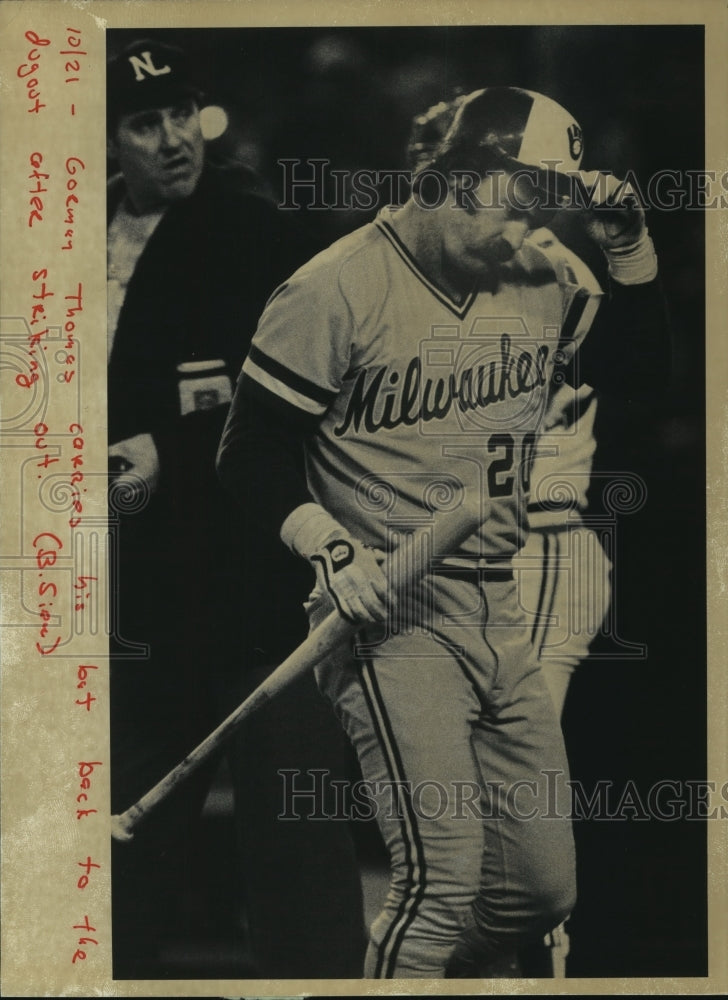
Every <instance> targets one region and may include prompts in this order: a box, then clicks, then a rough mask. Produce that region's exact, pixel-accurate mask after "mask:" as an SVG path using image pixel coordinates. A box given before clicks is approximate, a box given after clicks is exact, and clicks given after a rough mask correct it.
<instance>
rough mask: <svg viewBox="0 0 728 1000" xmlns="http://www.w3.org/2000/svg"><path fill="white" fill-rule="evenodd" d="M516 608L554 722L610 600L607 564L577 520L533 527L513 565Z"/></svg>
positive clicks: (592, 536) (596, 540)
mask: <svg viewBox="0 0 728 1000" xmlns="http://www.w3.org/2000/svg"><path fill="white" fill-rule="evenodd" d="M513 566H514V569H515V572H516V576H517V579H518V596H519V602H520V605H521V608H522V609H523V610H524V612H525V613H526V615H527V616H528V621H529V628H530V632H531V638H532V641H533V644H534V647H535V649H536V652H537V654H538V658H539V663H540V665H541V669H542V670H543V673H544V679H545V681H546V684H547V686H548V688H549V691H550V692H551V696H552V698H553V700H554V704H555V706H556V711H557V714H558V715H559V717H560V716H561V713H562V711H563V708H564V702H565V700H566V692H567V690H568V687H569V682H570V680H571V676H572V674H573V673H574V670H575V669H576V667H577V666H578V665H579V663H580V662H581V661H582V660H585V659H586V658H587V657H588V655H589V646H590V644H591V642H592V640H593V639H594V637H595V636H596V635H597V634H598V632H599V630H600V629H601V627H602V624H603V622H604V619H605V617H606V615H607V612H608V610H609V602H610V597H611V590H610V572H611V568H612V564H611V562H610V561H609V558H608V557H607V554H606V552H605V551H604V549H603V547H602V545H601V543H600V541H599V538H598V537H597V535H596V533H595V532H594V531H593V530H592V529H591V528H588V527H585V526H584V525H583V524H582V523H581V521H576V523H569V524H563V525H554V526H552V527H549V528H538V527H536V526H533V527H532V530H531V532H530V534H529V535H528V538H527V540H526V544H525V545H524V547H523V548H522V549H521V550H520V552H519V553H518V556H517V557H516V558H515V559H514V560H513Z"/></svg>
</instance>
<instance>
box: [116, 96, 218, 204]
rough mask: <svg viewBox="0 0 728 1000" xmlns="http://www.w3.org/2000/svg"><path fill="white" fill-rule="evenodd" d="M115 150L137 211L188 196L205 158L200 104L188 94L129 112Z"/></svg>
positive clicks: (120, 121) (120, 126)
mask: <svg viewBox="0 0 728 1000" xmlns="http://www.w3.org/2000/svg"><path fill="white" fill-rule="evenodd" d="M109 152H110V153H111V155H112V156H114V157H115V158H116V159H117V160H118V162H119V167H120V168H121V172H122V173H123V175H124V179H125V180H126V184H127V188H128V191H129V197H130V198H131V201H132V203H133V205H134V207H135V208H136V209H137V211H139V212H145V211H152V210H154V209H158V208H163V207H164V206H165V205H168V204H170V203H171V202H174V201H179V200H180V199H181V198H188V197H189V196H190V195H191V194H192V192H193V191H194V190H195V187H196V186H197V182H198V181H199V179H200V174H201V173H202V167H203V162H204V156H205V141H204V139H203V138H202V131H201V129H200V115H199V111H198V108H197V104H196V103H195V101H194V100H192V99H190V98H185V99H183V100H181V101H179V102H178V103H176V104H173V105H170V106H169V107H164V108H146V109H144V110H143V111H135V112H133V113H131V114H127V115H123V116H122V117H121V119H120V120H119V124H118V126H117V129H116V134H115V136H114V139H113V140H112V141H111V142H110V143H109Z"/></svg>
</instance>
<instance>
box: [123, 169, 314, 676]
mask: <svg viewBox="0 0 728 1000" xmlns="http://www.w3.org/2000/svg"><path fill="white" fill-rule="evenodd" d="M124 193H125V184H124V180H123V178H122V177H121V176H117V177H115V178H112V180H111V181H110V183H109V191H108V202H107V203H108V213H109V221H110V220H111V219H112V218H113V215H114V212H115V211H116V208H117V206H118V205H119V203H120V201H121V199H122V198H123V196H124ZM314 249H316V248H314V247H312V246H311V245H310V244H309V243H308V241H307V240H306V239H304V237H303V236H302V234H301V233H300V232H299V231H298V230H296V229H294V228H293V226H292V225H291V224H290V221H289V219H288V218H287V217H283V216H282V215H281V213H280V212H278V211H277V210H276V207H275V205H274V204H272V203H271V202H270V201H269V200H267V199H266V198H264V197H261V196H260V195H258V194H255V193H253V192H252V190H251V189H250V185H249V183H246V178H245V177H244V175H243V174H242V173H241V172H240V171H239V170H225V169H215V168H212V167H210V166H208V167H207V168H206V169H205V171H204V173H203V175H202V177H201V179H200V182H199V184H198V186H197V188H196V189H195V191H194V193H193V194H192V195H191V196H190V197H189V198H186V199H184V200H182V201H179V202H176V203H174V204H172V205H171V206H169V208H168V209H167V211H166V212H165V214H164V216H163V217H162V219H161V221H160V223H159V225H158V226H157V228H156V229H155V231H154V232H153V234H152V236H151V237H150V239H149V241H148V243H147V245H146V247H145V249H144V251H143V253H142V255H141V256H140V258H139V260H138V262H137V265H136V268H135V270H134V273H133V275H132V277H131V279H130V281H129V284H128V287H127V291H126V297H125V299H124V303H123V306H122V308H121V312H120V314H119V321H118V325H117V329H116V334H115V337H114V343H113V349H112V353H111V357H110V360H109V369H108V420H109V444H114V443H115V442H118V441H122V440H124V439H126V438H129V437H133V436H134V435H136V434H143V433H150V434H151V435H152V437H153V439H154V442H155V444H156V447H157V452H158V455H159V461H160V473H161V474H160V483H159V487H158V489H157V491H156V493H155V495H154V496H153V497H152V499H151V501H150V502H149V503H147V504H146V505H145V506H144V507H143V508H142V509H141V510H136V511H135V512H133V513H132V512H120V511H119V510H117V509H115V505H114V501H113V495H112V507H111V515H112V531H114V530H117V529H115V528H114V527H113V525H114V524H115V523H118V522H117V521H116V519H117V517H120V518H121V523H120V524H119V529H118V534H119V548H120V553H121V558H120V560H119V565H120V567H121V579H120V580H119V584H118V588H119V592H120V594H121V605H120V607H121V612H120V615H119V620H117V622H116V623H115V631H116V633H117V635H116V639H117V640H119V639H120V638H123V639H124V640H125V641H135V640H138V639H142V640H143V641H154V640H155V639H156V640H157V641H166V639H165V637H164V636H162V638H161V639H160V632H164V630H165V629H167V628H168V627H169V616H173V619H174V620H175V621H176V622H177V623H178V628H179V629H181V630H182V631H185V630H187V631H188V632H189V630H193V629H200V628H203V629H209V628H210V617H211V616H214V617H215V619H216V630H215V635H216V637H217V639H218V640H219V642H220V646H221V648H225V647H226V646H228V645H230V643H233V642H236V640H237V642H238V643H239V644H238V646H237V657H236V659H237V661H238V663H239V662H240V654H241V653H243V654H245V655H244V658H245V659H248V658H249V656H250V655H251V653H252V651H253V650H254V649H256V648H258V649H260V648H262V649H263V650H264V652H262V653H258V654H256V656H257V657H258V658H260V657H261V656H262V658H263V659H266V658H270V657H273V658H276V657H277V656H278V655H280V652H281V651H282V650H283V649H285V648H286V647H288V648H290V643H291V642H292V641H294V640H295V638H296V635H297V634H298V633H297V630H300V629H302V628H303V627H304V624H303V617H302V616H301V618H300V619H299V620H298V621H297V622H296V624H294V625H292V626H291V630H292V631H293V632H294V633H296V634H293V635H290V636H289V635H286V634H285V631H286V630H285V623H286V622H287V621H288V620H289V616H288V615H286V616H281V615H280V613H278V614H277V615H276V609H275V608H274V605H275V604H278V605H279V611H280V603H279V602H280V600H281V599H283V600H284V603H287V602H286V601H285V593H284V592H285V589H286V587H288V590H289V591H290V590H291V589H292V590H293V592H294V593H295V598H296V607H297V606H298V604H299V600H298V598H299V594H300V588H301V586H303V588H304V590H305V584H302V582H301V580H300V575H299V576H298V583H297V584H294V582H293V580H291V579H290V574H296V568H295V567H296V566H297V564H294V563H292V562H289V561H288V555H287V553H286V552H285V551H284V549H283V546H282V543H280V542H279V541H278V540H275V539H269V538H265V537H263V538H261V535H260V531H259V530H258V528H257V526H254V525H250V524H247V523H246V518H245V512H241V511H240V510H233V509H232V508H231V507H230V506H229V504H230V501H229V499H228V498H227V497H226V496H225V495H224V494H223V492H222V490H221V488H220V486H219V484H218V481H217V477H216V474H215V454H216V451H217V446H218V442H219V439H220V436H221V433H222V428H223V424H224V421H225V416H226V412H227V405H218V406H215V407H213V408H212V409H206V410H201V411H196V412H192V413H189V414H187V415H185V416H183V415H182V414H181V409H180V393H179V383H180V375H179V372H178V365H180V364H183V363H185V362H199V361H205V360H209V361H220V360H221V361H224V362H225V365H226V371H227V374H228V376H229V378H230V379H231V382H232V386H233V387H234V384H235V380H236V378H237V376H238V373H239V371H240V368H241V365H242V362H243V359H244V357H245V355H246V353H247V351H248V347H249V345H250V340H251V338H252V336H253V333H254V331H255V327H256V324H257V320H258V317H259V315H260V313H261V312H262V310H263V307H264V305H265V302H266V300H267V299H268V297H269V295H270V294H271V292H272V291H273V289H274V288H275V287H276V286H277V285H278V284H279V283H280V282H281V281H282V280H284V279H285V278H286V277H287V276H288V275H289V274H290V273H292V271H294V270H295V269H296V267H298V266H299V265H300V264H301V263H303V261H304V260H306V259H307V258H308V257H309V256H311V255H312V253H313V252H314ZM119 506H123V505H119V504H116V507H119ZM243 543H244V544H243ZM272 586H273V587H275V588H276V590H275V593H276V595H277V596H276V597H275V598H274V597H272V596H271V587H272ZM229 615H235V622H234V624H233V623H231V622H230V621H229V620H228V616H229ZM294 615H295V612H294ZM165 618H166V620H167V624H166V625H165V624H164V621H165ZM282 625H283V626H284V628H283V631H282V630H281V626H282ZM221 630H222V631H221ZM140 632H141V633H143V634H141V635H140V634H139V633H140ZM133 633H136V634H133ZM299 637H300V636H299ZM122 645H123V643H122ZM276 645H277V646H278V647H280V648H274V647H275V646H276ZM112 648H113V647H112Z"/></svg>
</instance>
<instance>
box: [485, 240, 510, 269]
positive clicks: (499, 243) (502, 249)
mask: <svg viewBox="0 0 728 1000" xmlns="http://www.w3.org/2000/svg"><path fill="white" fill-rule="evenodd" d="M488 250H489V253H490V255H491V257H492V258H493V260H495V261H497V262H498V263H499V264H502V263H505V261H507V260H510V259H511V257H512V256H513V255H514V254H515V252H516V251H515V250H514V249H513V247H512V246H511V244H510V243H509V242H508V240H502V239H497V240H494V241H493V242H492V244H491V245H490V247H489V248H488Z"/></svg>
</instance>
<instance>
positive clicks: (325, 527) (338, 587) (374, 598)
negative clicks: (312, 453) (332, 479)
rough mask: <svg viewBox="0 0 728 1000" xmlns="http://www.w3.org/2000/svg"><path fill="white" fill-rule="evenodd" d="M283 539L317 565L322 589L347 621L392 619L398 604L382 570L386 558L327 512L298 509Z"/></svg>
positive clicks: (305, 506) (315, 508)
mask: <svg viewBox="0 0 728 1000" xmlns="http://www.w3.org/2000/svg"><path fill="white" fill-rule="evenodd" d="M281 538H282V539H283V541H284V542H285V543H286V545H288V547H289V548H290V549H291V551H293V552H295V553H296V554H297V555H301V556H304V557H305V558H306V559H308V560H309V562H311V564H312V565H313V567H314V569H315V570H316V579H317V581H318V584H319V586H320V587H321V589H322V590H325V591H327V592H328V594H329V596H330V597H331V599H332V601H333V602H334V604H335V605H336V608H337V610H338V611H339V614H340V615H341V616H342V617H343V618H346V619H347V621H350V622H353V623H357V622H378V621H383V620H384V619H385V618H386V617H387V612H388V605H390V606H391V605H392V604H393V603H394V602H393V600H392V599H391V597H390V595H389V592H388V587H389V585H388V581H387V578H386V576H385V575H384V572H383V570H382V567H381V562H382V561H383V558H384V557H383V553H381V552H379V551H378V550H376V549H372V548H369V547H368V546H365V545H363V544H362V543H361V542H360V541H358V539H356V538H353V537H352V536H351V535H350V534H349V532H348V531H347V530H346V529H345V528H343V527H342V526H341V525H340V524H339V522H338V521H336V520H335V519H334V518H333V517H331V515H330V514H328V513H327V512H326V511H325V510H324V509H323V507H320V506H319V505H318V504H315V503H310V504H303V505H302V506H301V507H297V508H296V510H294V511H293V512H292V513H291V514H289V516H288V517H287V518H286V520H285V521H284V523H283V526H282V528H281Z"/></svg>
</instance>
